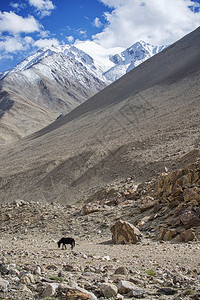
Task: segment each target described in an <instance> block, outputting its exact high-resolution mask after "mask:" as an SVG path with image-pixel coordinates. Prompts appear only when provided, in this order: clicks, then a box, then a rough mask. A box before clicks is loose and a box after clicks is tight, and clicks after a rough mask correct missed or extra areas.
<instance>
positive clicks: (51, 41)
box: [34, 38, 59, 48]
mask: <svg viewBox="0 0 200 300" xmlns="http://www.w3.org/2000/svg"><path fill="white" fill-rule="evenodd" d="M52 45H53V46H59V41H58V40H57V39H55V38H53V39H39V40H37V41H35V42H34V46H36V47H38V48H43V47H51V46H52Z"/></svg>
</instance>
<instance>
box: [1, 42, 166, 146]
mask: <svg viewBox="0 0 200 300" xmlns="http://www.w3.org/2000/svg"><path fill="white" fill-rule="evenodd" d="M165 47H166V46H162V47H154V46H152V45H150V44H148V43H145V42H142V41H140V42H137V43H135V44H134V45H133V46H131V47H129V48H128V49H126V50H125V51H123V52H121V53H117V54H115V55H110V56H109V55H108V57H107V59H109V61H110V66H112V67H111V68H110V67H109V68H108V66H106V65H104V64H102V62H101V61H98V59H95V58H92V57H91V56H90V55H88V54H87V53H85V52H84V51H82V50H81V49H79V48H78V47H75V46H70V45H64V46H59V47H54V46H51V47H50V48H43V49H41V50H39V51H37V52H36V53H35V54H33V55H31V56H29V57H27V58H26V59H25V60H24V61H22V62H21V63H19V64H18V65H17V66H16V67H14V68H13V69H10V70H8V71H5V72H2V73H0V129H1V130H0V141H3V142H7V141H12V140H13V139H18V138H21V137H23V136H26V135H28V134H30V133H32V132H34V131H37V130H39V129H41V128H42V127H44V126H46V125H48V124H49V123H51V122H52V121H54V120H55V119H56V118H57V117H58V116H60V115H65V114H67V113H68V112H70V111H71V110H73V109H74V108H75V107H77V106H78V105H80V104H81V103H82V102H84V101H85V100H87V99H88V98H90V97H91V96H93V95H94V94H96V93H97V92H98V91H100V90H102V89H103V88H105V87H106V86H108V85H109V84H110V83H112V82H113V81H115V80H117V79H118V78H120V77H121V76H122V75H124V74H126V73H127V72H129V71H130V70H131V69H133V68H134V67H136V66H138V65H139V64H140V63H142V62H143V61H145V60H146V59H148V58H150V57H151V56H153V55H154V54H156V53H158V52H160V51H162V50H163V49H164V48H165Z"/></svg>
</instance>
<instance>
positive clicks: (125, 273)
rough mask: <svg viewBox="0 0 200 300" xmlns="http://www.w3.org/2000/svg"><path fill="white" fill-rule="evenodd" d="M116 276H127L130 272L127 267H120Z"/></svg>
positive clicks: (116, 271)
mask: <svg viewBox="0 0 200 300" xmlns="http://www.w3.org/2000/svg"><path fill="white" fill-rule="evenodd" d="M115 274H121V275H127V274H128V270H127V268H125V267H119V268H117V269H116V270H115Z"/></svg>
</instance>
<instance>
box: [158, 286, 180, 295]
mask: <svg viewBox="0 0 200 300" xmlns="http://www.w3.org/2000/svg"><path fill="white" fill-rule="evenodd" d="M158 293H160V294H162V295H175V294H176V293H177V290H174V289H171V288H168V287H166V288H161V289H158Z"/></svg>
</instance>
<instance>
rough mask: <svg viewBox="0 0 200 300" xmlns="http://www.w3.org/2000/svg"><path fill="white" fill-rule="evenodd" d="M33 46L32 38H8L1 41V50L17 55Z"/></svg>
mask: <svg viewBox="0 0 200 300" xmlns="http://www.w3.org/2000/svg"><path fill="white" fill-rule="evenodd" d="M32 44H33V39H32V38H31V37H30V36H26V37H25V38H21V37H19V36H8V37H5V38H4V39H2V40H1V41H0V50H1V51H4V52H5V53H15V52H17V51H21V50H23V51H25V50H28V49H29V48H30V46H31V45H32Z"/></svg>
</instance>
